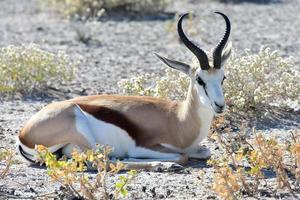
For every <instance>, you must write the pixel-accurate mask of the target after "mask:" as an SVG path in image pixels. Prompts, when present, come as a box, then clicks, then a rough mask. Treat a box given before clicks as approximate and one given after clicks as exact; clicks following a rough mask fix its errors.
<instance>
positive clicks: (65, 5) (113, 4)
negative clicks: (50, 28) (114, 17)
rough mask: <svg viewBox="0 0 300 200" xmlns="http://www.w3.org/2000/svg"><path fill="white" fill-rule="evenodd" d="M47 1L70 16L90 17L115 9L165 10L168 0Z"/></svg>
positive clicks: (136, 10) (138, 10) (143, 11)
mask: <svg viewBox="0 0 300 200" xmlns="http://www.w3.org/2000/svg"><path fill="white" fill-rule="evenodd" d="M47 3H48V4H50V5H51V6H52V7H54V8H55V9H57V10H59V11H60V12H62V13H63V14H64V15H66V16H68V17H77V18H78V17H79V18H80V19H90V18H95V17H100V16H101V15H102V14H103V12H104V11H113V10H123V11H135V12H141V13H145V12H146V13H149V12H158V11H163V10H164V9H165V7H166V6H167V4H168V0H143V1H140V0H73V1H69V0H47Z"/></svg>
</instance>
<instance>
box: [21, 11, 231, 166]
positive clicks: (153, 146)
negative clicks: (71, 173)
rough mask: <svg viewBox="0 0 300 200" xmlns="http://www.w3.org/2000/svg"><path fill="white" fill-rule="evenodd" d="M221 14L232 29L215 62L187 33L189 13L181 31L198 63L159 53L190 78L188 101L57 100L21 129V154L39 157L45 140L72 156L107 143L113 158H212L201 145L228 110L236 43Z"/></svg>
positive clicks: (106, 97) (108, 97)
mask: <svg viewBox="0 0 300 200" xmlns="http://www.w3.org/2000/svg"><path fill="white" fill-rule="evenodd" d="M215 13H217V14H219V15H221V16H222V17H223V18H224V19H225V22H226V31H225V34H224V36H223V37H222V39H221V40H220V42H219V43H218V44H217V46H216V47H215V48H214V50H213V51H212V56H211V57H212V59H211V60H212V63H210V62H209V59H208V56H207V54H206V53H205V52H204V51H203V50H202V49H201V48H199V47H198V46H196V45H195V44H194V43H193V42H191V41H190V40H189V39H188V38H187V36H186V35H185V33H184V32H183V29H182V20H183V19H184V17H186V16H187V15H188V13H187V14H184V15H183V16H181V18H180V19H179V21H178V24H177V30H178V34H179V37H180V39H181V41H182V42H183V43H184V45H185V46H186V47H187V48H188V49H189V50H190V51H191V52H192V53H193V54H194V55H195V56H196V58H197V62H194V64H191V65H188V64H185V63H182V62H179V61H175V60H171V59H168V58H165V57H162V56H160V55H158V54H156V55H157V57H158V58H159V59H160V60H161V61H162V62H163V63H165V64H166V65H168V66H169V67H171V68H174V69H176V70H179V71H181V72H183V73H185V74H186V75H188V76H189V77H190V86H189V89H188V94H187V97H186V99H185V100H184V101H182V102H178V101H171V100H167V99H159V98H154V97H146V96H118V95H94V96H83V97H77V98H74V99H70V100H66V101H61V102H55V103H51V104H49V105H47V106H46V107H44V108H43V109H42V110H40V111H39V112H38V113H36V114H35V115H34V116H33V117H31V118H30V119H29V121H28V122H27V123H26V124H25V126H24V127H23V128H22V129H21V131H20V133H19V136H18V142H17V143H18V146H17V148H18V151H19V153H20V154H21V155H22V156H23V157H25V158H26V159H27V160H30V161H35V159H36V156H35V155H36V154H37V153H36V151H35V146H36V145H39V144H41V145H44V146H46V147H48V148H49V149H50V151H51V152H56V151H58V150H60V151H61V152H62V153H63V154H64V155H66V156H67V157H70V155H71V152H72V149H74V148H79V150H85V149H91V148H95V147H96V144H102V145H109V146H111V147H112V149H113V151H112V153H111V155H110V156H111V157H116V158H121V159H122V158H128V159H133V160H134V159H145V160H152V161H153V160H156V161H173V162H177V163H180V162H184V161H186V159H187V157H189V158H199V159H206V158H208V157H210V154H211V153H210V150H209V149H208V148H205V149H201V148H200V146H199V143H200V142H201V141H202V140H203V139H204V138H205V137H206V136H207V135H208V132H209V128H210V124H211V121H212V119H213V116H214V114H218V113H222V112H223V111H224V109H225V101H224V95H223V91H222V84H223V80H224V79H225V76H224V71H223V68H222V66H223V64H224V62H225V60H226V59H227V58H228V57H229V55H230V52H231V46H230V45H226V44H227V41H228V38H229V35H230V29H231V27H230V21H229V19H228V17H227V16H226V15H225V14H223V13H221V12H215ZM225 47H226V48H225ZM223 50H224V51H223ZM198 61H199V62H198ZM210 65H213V67H210ZM199 149H201V150H199Z"/></svg>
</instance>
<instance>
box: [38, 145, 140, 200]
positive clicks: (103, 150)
mask: <svg viewBox="0 0 300 200" xmlns="http://www.w3.org/2000/svg"><path fill="white" fill-rule="evenodd" d="M37 151H38V154H39V161H40V162H41V163H45V165H46V167H47V171H48V175H49V176H50V177H51V179H52V180H53V181H55V182H58V183H60V184H61V185H62V186H63V187H64V188H65V194H66V195H67V197H72V198H74V197H77V198H81V199H99V198H100V197H99V196H101V198H103V199H116V198H118V197H119V196H120V195H123V196H126V195H127V193H128V191H127V189H126V188H127V185H128V184H129V183H130V182H131V181H132V180H133V179H134V177H135V176H136V171H134V170H131V171H129V172H127V175H126V176H124V175H120V176H119V181H118V182H116V183H115V190H114V192H113V193H110V192H109V190H108V186H107V179H108V177H109V176H113V175H116V174H117V173H118V172H119V171H120V170H122V169H123V168H124V164H122V163H121V162H116V163H115V164H114V163H111V162H110V161H109V158H108V154H109V153H110V152H111V148H109V147H107V146H103V147H98V148H97V149H96V150H87V151H85V152H82V153H79V152H78V151H76V150H75V151H74V152H73V153H72V159H69V160H67V159H66V158H63V159H60V160H58V159H57V158H56V156H55V155H53V154H52V153H51V152H49V150H48V149H47V148H45V147H43V146H37ZM87 165H88V166H91V167H92V168H93V169H96V170H97V175H96V177H94V178H93V179H94V181H93V180H91V179H90V178H89V177H88V175H86V174H85V173H83V172H84V171H85V170H86V169H87V167H86V166H87Z"/></svg>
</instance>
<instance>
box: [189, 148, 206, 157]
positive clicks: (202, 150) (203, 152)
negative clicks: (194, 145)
mask: <svg viewBox="0 0 300 200" xmlns="http://www.w3.org/2000/svg"><path fill="white" fill-rule="evenodd" d="M210 157H211V152H210V149H209V148H206V147H202V148H200V149H198V150H197V151H196V152H194V153H191V154H189V158H192V159H199V160H208V159H210Z"/></svg>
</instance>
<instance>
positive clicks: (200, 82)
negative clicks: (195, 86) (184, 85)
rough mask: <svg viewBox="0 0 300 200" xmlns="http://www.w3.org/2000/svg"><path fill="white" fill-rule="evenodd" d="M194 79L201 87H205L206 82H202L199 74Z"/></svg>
mask: <svg viewBox="0 0 300 200" xmlns="http://www.w3.org/2000/svg"><path fill="white" fill-rule="evenodd" d="M196 81H197V82H198V83H199V85H202V86H203V88H205V85H206V84H205V83H204V81H203V80H202V79H201V78H200V77H199V76H197V77H196Z"/></svg>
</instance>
